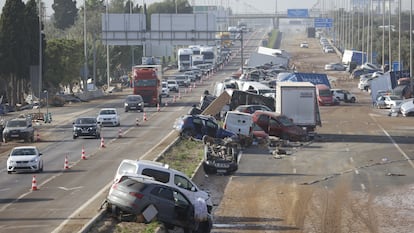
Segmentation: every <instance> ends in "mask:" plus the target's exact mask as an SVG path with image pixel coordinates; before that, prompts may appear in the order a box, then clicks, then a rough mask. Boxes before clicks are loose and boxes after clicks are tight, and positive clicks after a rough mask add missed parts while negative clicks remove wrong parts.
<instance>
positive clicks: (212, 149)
mask: <svg viewBox="0 0 414 233" xmlns="http://www.w3.org/2000/svg"><path fill="white" fill-rule="evenodd" d="M203 144H204V159H203V169H204V172H205V173H206V174H225V175H228V174H232V173H233V172H235V171H237V169H238V160H239V153H240V145H239V143H238V142H235V141H234V140H232V139H231V138H225V139H220V138H212V137H209V136H204V137H203Z"/></svg>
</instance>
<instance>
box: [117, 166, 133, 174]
mask: <svg viewBox="0 0 414 233" xmlns="http://www.w3.org/2000/svg"><path fill="white" fill-rule="evenodd" d="M136 171H137V167H136V166H135V165H134V164H131V163H121V165H120V166H119V169H118V174H119V175H121V174H124V173H136Z"/></svg>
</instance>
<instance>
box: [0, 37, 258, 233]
mask: <svg viewBox="0 0 414 233" xmlns="http://www.w3.org/2000/svg"><path fill="white" fill-rule="evenodd" d="M263 33H264V32H263ZM235 52H236V51H235ZM234 62H236V63H237V61H233V63H234ZM239 62H240V61H239ZM236 63H234V65H235V66H237V67H238V66H239V64H240V63H238V64H236ZM228 72H233V71H230V70H227V71H223V72H221V74H220V75H218V74H217V77H216V78H220V77H221V78H222V77H223V76H225V75H230V74H229V73H228ZM213 83H214V82H213V80H205V81H204V83H198V84H197V87H196V88H193V89H192V90H191V92H190V90H189V89H187V91H185V90H184V89H182V90H181V93H180V97H181V98H178V96H177V101H176V102H173V98H172V97H170V98H169V99H168V100H169V103H168V106H161V111H160V112H157V109H156V108H150V107H147V108H146V109H145V114H146V117H147V121H144V120H143V113H139V112H128V113H125V112H124V111H123V100H124V98H125V96H126V95H127V94H129V93H128V92H121V93H117V92H114V93H112V94H108V95H107V96H105V97H104V98H102V99H97V100H93V101H90V102H87V103H74V104H71V105H67V106H64V107H61V108H50V109H49V111H50V112H52V114H53V122H52V123H51V124H38V125H36V126H35V128H36V134H39V139H40V141H39V142H35V143H33V144H34V145H36V146H37V147H38V148H39V149H40V150H41V152H42V153H43V156H42V158H43V160H44V172H42V173H35V174H33V173H18V174H7V171H6V160H7V153H8V152H9V150H7V149H10V148H11V147H13V146H18V145H21V144H22V143H20V142H10V143H7V144H3V145H2V146H1V147H2V152H3V153H2V154H1V156H0V163H1V164H2V166H1V167H0V168H1V170H0V173H1V174H2V175H1V176H0V221H1V226H2V227H1V228H0V232H11V231H15V232H22V233H24V232H76V231H78V230H80V229H81V228H82V227H83V226H84V225H85V224H86V223H87V222H88V221H89V220H90V219H92V218H93V217H94V216H95V215H96V213H97V211H98V208H99V206H100V204H101V202H102V201H103V200H104V197H105V195H106V191H107V189H108V187H109V184H110V182H111V180H112V179H113V177H114V174H115V171H116V168H117V166H118V164H119V162H120V161H121V160H122V159H140V158H145V159H154V158H155V156H156V155H158V154H157V152H158V153H159V152H160V151H154V150H153V148H154V147H156V146H159V145H158V144H160V143H167V142H171V141H173V139H174V138H176V137H177V135H176V133H175V132H174V131H173V130H172V125H173V122H174V120H175V119H176V118H177V117H179V116H181V115H183V114H184V113H186V112H187V111H188V109H189V108H190V106H191V105H192V104H195V103H198V101H199V99H200V96H201V93H202V92H203V90H204V89H211V88H212V85H213ZM129 90H130V89H129ZM166 100H167V99H166ZM104 107H115V108H117V109H118V111H119V113H120V116H121V126H120V127H104V128H103V131H102V133H101V135H102V136H103V138H104V142H105V148H101V147H100V143H101V142H100V140H98V139H89V138H78V139H73V138H72V129H71V127H72V122H73V121H74V119H75V118H76V117H78V116H97V113H98V111H99V109H100V108H104ZM43 110H44V109H43ZM43 110H42V111H43ZM32 111H37V110H32ZM16 114H17V113H16ZM136 119H139V120H140V126H136ZM120 132H122V137H119V133H120ZM36 139H37V137H36ZM166 146H167V145H163V148H165V147H166ZM82 148H83V149H84V151H85V155H86V157H87V159H86V160H83V159H81V156H82ZM149 152H152V153H149ZM65 157H66V158H67V159H68V161H69V166H70V169H64V162H65ZM34 175H35V178H36V183H37V188H38V190H37V191H32V190H31V185H32V178H33V176H34Z"/></svg>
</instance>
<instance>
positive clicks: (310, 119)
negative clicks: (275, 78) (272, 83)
mask: <svg viewBox="0 0 414 233" xmlns="http://www.w3.org/2000/svg"><path fill="white" fill-rule="evenodd" d="M275 101H276V103H275V105H276V106H275V111H276V113H278V114H283V115H285V116H287V117H289V118H290V119H292V120H293V122H294V123H295V124H296V125H298V126H300V127H303V128H305V129H306V131H307V132H308V134H309V136H313V135H314V133H315V129H316V126H322V123H321V117H320V112H319V105H318V100H317V96H316V88H315V85H313V84H312V83H310V82H278V83H277V84H276V98H275Z"/></svg>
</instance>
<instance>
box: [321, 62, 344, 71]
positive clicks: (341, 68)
mask: <svg viewBox="0 0 414 233" xmlns="http://www.w3.org/2000/svg"><path fill="white" fill-rule="evenodd" d="M325 70H339V71H344V70H346V67H345V66H344V65H343V64H341V63H329V64H326V65H325Z"/></svg>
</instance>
